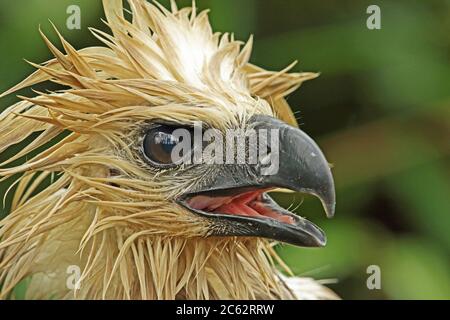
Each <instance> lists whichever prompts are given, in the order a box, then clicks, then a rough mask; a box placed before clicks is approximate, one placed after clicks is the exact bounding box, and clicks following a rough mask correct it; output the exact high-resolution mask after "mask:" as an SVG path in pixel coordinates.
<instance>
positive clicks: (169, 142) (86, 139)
mask: <svg viewBox="0 0 450 320" xmlns="http://www.w3.org/2000/svg"><path fill="white" fill-rule="evenodd" d="M128 2H129V5H130V8H131V12H132V16H133V19H132V21H131V22H130V21H128V20H127V19H125V18H124V8H123V3H122V0H104V1H103V6H104V9H105V14H106V18H107V24H108V26H109V28H110V29H111V32H112V34H107V33H105V32H102V31H100V30H96V29H90V30H91V32H92V34H93V35H94V36H95V37H96V38H98V39H99V40H100V41H101V42H102V43H103V44H104V46H98V47H89V48H84V49H80V50H76V49H74V48H73V47H72V46H71V45H70V44H69V43H68V42H67V41H66V40H65V39H64V38H63V37H62V36H61V34H60V33H59V32H58V31H57V30H56V28H55V32H56V33H57V35H58V36H59V38H60V41H61V43H62V47H63V48H64V52H62V51H60V49H58V48H57V46H55V45H54V44H52V43H51V42H50V41H49V40H48V39H47V38H46V36H45V35H44V34H43V33H42V32H41V35H42V37H43V40H44V42H45V43H46V44H47V46H48V48H49V50H50V51H51V53H52V54H53V56H54V58H53V59H52V60H50V61H47V62H45V63H43V64H34V63H31V64H32V65H33V66H34V67H35V68H36V69H37V71H36V72H35V73H33V74H32V75H30V76H29V77H28V78H26V79H25V80H24V81H23V82H21V83H20V84H18V85H17V86H15V87H13V88H12V89H10V90H8V91H7V92H5V93H4V94H3V95H2V96H0V97H3V96H5V95H8V94H10V93H13V92H15V91H17V90H20V89H23V88H25V87H30V86H33V85H36V84H38V83H42V82H46V81H51V82H54V83H57V84H59V85H61V86H62V88H61V90H58V91H54V92H47V93H43V92H37V91H35V93H36V95H35V96H34V97H32V98H29V97H20V98H21V101H20V102H18V103H16V104H14V105H12V106H10V107H9V108H7V109H6V110H5V111H4V112H3V113H2V114H0V153H3V152H4V151H5V150H7V149H8V152H11V151H10V150H16V153H15V154H14V155H13V156H12V157H10V158H9V159H7V160H6V161H4V162H3V163H1V164H0V177H2V180H6V179H9V178H11V179H14V178H15V179H16V180H15V183H14V184H13V185H12V187H11V188H10V190H13V192H14V194H13V197H12V200H11V212H10V214H9V215H7V217H6V218H4V219H3V220H1V221H0V298H3V299H5V298H10V297H11V296H12V295H13V289H14V288H15V287H16V286H17V284H18V283H19V282H21V281H24V280H27V284H28V286H27V290H26V297H27V298H29V299H46V298H58V299H333V298H336V296H335V295H334V293H332V292H331V291H330V290H328V289H327V288H325V287H322V286H320V285H319V284H317V283H316V282H314V281H312V280H309V279H302V278H295V277H286V276H284V275H282V273H281V271H280V270H278V268H279V266H284V264H283V262H282V261H281V259H280V258H278V257H277V255H276V253H275V251H274V249H273V245H274V243H276V242H284V243H289V244H293V245H298V246H305V247H320V246H323V245H325V242H326V238H325V235H324V233H323V232H322V231H321V230H320V229H319V228H318V227H317V226H315V225H314V224H313V223H311V222H309V221H307V220H306V219H303V218H300V217H298V216H297V215H295V214H293V213H291V212H289V211H288V210H286V209H283V208H281V207H280V206H278V205H277V204H276V203H275V202H274V201H273V200H272V199H271V198H270V196H269V195H268V193H269V192H270V191H273V190H275V189H279V188H282V189H288V190H291V191H297V192H304V193H309V194H313V195H315V196H317V197H318V198H319V199H320V200H321V201H322V203H323V205H324V208H325V211H326V213H327V214H328V216H330V217H331V216H333V214H334V206H335V191H334V183H333V178H332V175H331V170H330V167H329V165H328V163H327V161H326V160H325V157H324V156H323V153H322V152H321V150H320V149H319V147H318V146H317V145H316V144H315V143H314V141H313V140H312V139H311V138H309V137H308V136H307V135H306V134H305V133H304V132H302V131H301V130H300V129H298V126H297V123H296V120H295V117H294V116H293V114H292V111H291V109H290V107H289V105H288V104H287V102H286V100H285V97H286V96H287V95H288V94H290V93H291V92H293V91H294V90H296V89H297V88H299V87H300V86H301V84H302V83H303V82H304V81H307V80H310V79H314V78H316V77H317V74H314V73H289V71H290V70H291V68H292V67H293V65H291V66H289V67H287V68H286V69H284V70H282V71H280V72H270V71H266V70H264V69H262V68H259V67H257V66H255V65H252V64H250V63H249V59H250V55H251V51H252V38H251V39H250V40H249V41H248V42H247V43H246V44H245V45H243V44H242V43H241V42H239V41H236V40H235V39H234V36H233V35H230V34H228V33H225V34H219V33H213V32H212V30H211V26H210V23H209V20H208V15H207V11H203V12H200V13H197V10H196V8H195V4H193V6H192V8H182V9H179V8H178V7H177V5H176V4H175V2H174V1H172V3H171V10H168V9H166V8H164V7H163V6H161V5H160V4H158V3H149V2H147V1H145V0H128ZM198 123H201V126H202V127H203V128H205V129H206V128H209V129H213V130H214V132H216V133H225V132H228V131H229V130H234V131H235V132H236V131H237V132H240V134H241V135H243V136H246V135H247V133H248V131H250V130H253V131H252V132H256V133H257V136H256V138H257V140H256V141H260V140H261V141H262V140H264V139H263V138H262V133H268V132H277V137H276V138H277V139H275V140H272V139H270V137H269V136H270V134H267V135H266V138H265V139H266V140H270V141H271V142H272V141H276V142H277V145H276V147H277V150H274V148H275V145H269V146H266V149H267V148H268V149H269V150H270V152H269V153H270V154H275V153H276V155H277V157H278V158H279V159H278V160H279V161H278V166H277V170H276V171H274V172H273V173H272V174H267V173H265V172H264V169H266V167H265V164H267V157H265V158H262V159H260V158H258V161H256V162H254V163H250V162H249V163H241V162H239V161H236V163H233V162H232V161H226V163H220V161H218V162H214V161H203V162H198V161H197V162H196V161H193V162H188V161H186V162H182V163H180V162H177V161H174V160H173V157H172V154H173V151H174V149H175V148H176V147H177V146H178V144H180V143H181V142H182V141H185V139H178V138H177V136H176V132H177V131H179V130H181V131H183V132H188V137H187V138H189V139H190V138H192V139H194V138H195V137H194V136H195V134H194V131H195V130H194V129H193V128H194V127H195V126H196V125H198ZM183 129H184V130H183ZM189 135H191V136H189ZM238 135H239V134H238ZM273 136H274V134H273ZM237 138H239V137H237ZM241 138H242V137H241ZM258 139H259V140H258ZM161 141H163V142H161ZM16 144H20V146H21V148H20V149H18V148H15V149H10V147H11V146H14V145H16ZM244 145H246V143H244ZM256 145H257V149H256V152H259V153H261V152H260V151H261V150H259V149H260V148H262V144H259V143H258V144H254V143H252V144H251V146H252V147H254V146H256ZM233 148H234V147H233ZM275 151H276V152H275ZM227 154H228V153H227ZM215 155H216V156H217V153H216V154H215ZM236 157H239V154H238V155H236ZM21 159H22V160H23V161H22V164H19V165H16V163H17V162H16V160H21ZM227 160H230V159H227ZM235 160H236V159H235ZM50 178H52V179H50ZM11 192H12V191H11ZM285 269H286V270H284V271H285V272H287V273H289V270H288V269H287V267H285ZM68 270H79V276H78V277H77V279H76V281H75V282H74V283H73V284H72V285H70V281H68V276H69V275H68Z"/></svg>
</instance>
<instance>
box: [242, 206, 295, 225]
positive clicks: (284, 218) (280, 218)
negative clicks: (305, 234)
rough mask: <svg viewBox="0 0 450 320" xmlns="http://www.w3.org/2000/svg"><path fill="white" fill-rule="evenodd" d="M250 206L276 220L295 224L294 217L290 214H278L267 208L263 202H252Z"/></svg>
mask: <svg viewBox="0 0 450 320" xmlns="http://www.w3.org/2000/svg"><path fill="white" fill-rule="evenodd" d="M250 206H251V207H252V208H253V209H254V210H255V211H257V212H259V213H260V214H261V215H263V216H264V217H268V218H272V219H275V220H278V221H280V222H283V223H287V224H295V221H294V218H292V217H289V216H284V215H281V214H278V213H276V212H273V211H272V210H270V209H268V208H266V207H265V206H264V205H263V204H262V203H260V202H256V201H255V202H253V203H251V204H250Z"/></svg>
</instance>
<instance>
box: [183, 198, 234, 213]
mask: <svg viewBox="0 0 450 320" xmlns="http://www.w3.org/2000/svg"><path fill="white" fill-rule="evenodd" d="M228 200H230V198H229V197H220V198H212V197H207V196H198V197H195V198H192V199H191V200H189V203H188V205H189V206H190V207H191V208H193V209H196V210H205V209H210V210H215V209H217V208H218V207H220V206H221V205H222V204H223V203H226V202H227V201H228Z"/></svg>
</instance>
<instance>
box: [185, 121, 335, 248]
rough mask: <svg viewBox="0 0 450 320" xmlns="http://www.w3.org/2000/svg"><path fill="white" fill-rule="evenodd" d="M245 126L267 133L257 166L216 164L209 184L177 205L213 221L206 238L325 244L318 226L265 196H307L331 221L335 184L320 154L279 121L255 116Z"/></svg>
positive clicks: (301, 134)
mask: <svg viewBox="0 0 450 320" xmlns="http://www.w3.org/2000/svg"><path fill="white" fill-rule="evenodd" d="M249 125H251V126H252V128H253V129H254V130H255V132H256V133H257V134H258V135H261V132H264V133H267V134H266V135H265V136H266V137H267V138H266V140H267V144H268V146H269V148H268V150H269V152H267V153H266V154H265V157H263V158H261V159H259V160H258V163H257V164H256V165H251V164H245V165H218V166H217V168H216V169H217V170H215V175H214V176H213V177H211V179H210V181H209V182H207V183H205V184H204V185H202V186H200V187H198V188H197V189H196V190H194V191H193V192H190V193H189V194H186V195H185V196H183V197H182V198H181V199H180V201H179V203H180V204H181V205H182V206H184V207H185V208H187V209H188V210H190V211H192V212H194V213H196V214H199V215H201V216H203V217H207V218H208V219H210V220H211V221H212V228H211V232H210V235H211V236H245V237H263V238H268V239H273V240H277V241H281V242H286V243H289V244H293V245H297V246H303V247H321V246H324V245H325V244H326V236H325V234H324V233H323V231H322V230H321V229H320V228H319V227H317V226H316V225H315V224H313V223H312V222H310V221H308V220H306V219H303V218H301V217H299V216H297V215H295V214H293V213H291V212H289V211H288V210H286V209H283V208H281V207H280V206H279V205H278V204H276V203H275V202H274V201H273V200H272V199H271V198H270V197H269V196H268V195H267V194H266V193H267V192H269V191H271V190H274V189H277V188H283V189H290V190H292V191H297V192H302V193H307V194H312V195H314V196H316V197H318V198H319V199H320V200H321V202H322V204H323V207H324V209H325V212H326V214H327V216H328V217H329V218H332V217H333V216H334V213H335V205H336V196H335V189H334V180H333V176H332V173H331V169H330V166H329V164H328V162H327V160H326V159H325V156H324V155H323V153H322V151H321V150H320V148H319V147H318V145H317V144H316V143H315V142H314V141H313V140H312V139H311V138H310V137H309V136H308V135H306V133H304V132H303V131H301V130H300V129H297V128H294V127H291V126H289V125H287V124H286V123H284V122H282V121H280V120H278V119H275V118H272V117H268V116H259V115H258V116H254V117H253V118H252V119H251V121H250V123H249ZM277 137H278V138H277ZM259 147H261V146H260V145H259Z"/></svg>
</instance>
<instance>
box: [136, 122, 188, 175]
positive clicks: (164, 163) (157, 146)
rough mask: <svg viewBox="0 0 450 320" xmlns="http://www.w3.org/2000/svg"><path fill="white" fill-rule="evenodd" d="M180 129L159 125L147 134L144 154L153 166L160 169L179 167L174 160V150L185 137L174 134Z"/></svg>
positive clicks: (144, 142)
mask: <svg viewBox="0 0 450 320" xmlns="http://www.w3.org/2000/svg"><path fill="white" fill-rule="evenodd" d="M178 129H180V128H177V127H172V126H167V125H159V126H157V127H155V128H153V129H151V130H149V131H148V132H147V133H146V135H145V137H144V141H143V152H144V155H145V157H146V158H147V159H148V160H149V161H150V162H151V164H153V165H155V166H158V167H172V166H175V165H177V163H175V161H174V159H173V150H174V148H175V147H176V146H177V145H178V144H179V143H181V142H182V141H183V137H180V136H179V135H175V134H174V132H175V131H176V130H178Z"/></svg>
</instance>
